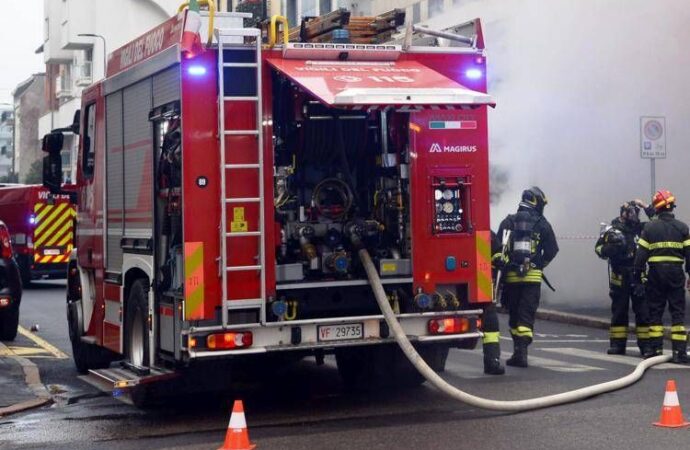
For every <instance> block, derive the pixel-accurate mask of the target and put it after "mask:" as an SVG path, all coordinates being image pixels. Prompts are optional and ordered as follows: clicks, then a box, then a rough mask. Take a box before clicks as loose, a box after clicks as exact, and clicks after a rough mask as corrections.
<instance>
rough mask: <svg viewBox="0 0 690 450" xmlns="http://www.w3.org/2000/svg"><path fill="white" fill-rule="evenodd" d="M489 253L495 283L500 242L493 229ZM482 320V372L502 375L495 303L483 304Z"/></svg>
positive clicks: (502, 368)
mask: <svg viewBox="0 0 690 450" xmlns="http://www.w3.org/2000/svg"><path fill="white" fill-rule="evenodd" d="M491 253H492V255H493V256H492V258H491V260H492V264H491V269H492V270H491V272H492V275H493V279H494V283H495V282H496V270H497V268H498V266H497V265H496V264H494V263H493V262H494V260H495V259H496V258H501V243H500V242H499V241H498V238H497V237H496V234H495V233H494V232H493V231H492V232H491ZM483 320H484V325H483V331H484V337H482V350H483V351H484V373H485V374H487V375H503V374H504V373H505V371H506V369H505V367H503V364H501V344H500V341H499V339H500V334H499V331H498V314H497V313H496V304H495V303H494V302H491V303H489V304H487V305H485V306H484V315H483Z"/></svg>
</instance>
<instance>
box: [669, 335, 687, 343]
mask: <svg viewBox="0 0 690 450" xmlns="http://www.w3.org/2000/svg"><path fill="white" fill-rule="evenodd" d="M671 340H672V341H683V342H686V341H687V340H688V335H687V334H672V335H671Z"/></svg>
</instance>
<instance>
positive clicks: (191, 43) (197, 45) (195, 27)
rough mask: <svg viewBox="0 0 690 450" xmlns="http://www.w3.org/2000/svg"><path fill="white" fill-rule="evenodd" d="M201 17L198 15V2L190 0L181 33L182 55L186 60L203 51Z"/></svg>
mask: <svg viewBox="0 0 690 450" xmlns="http://www.w3.org/2000/svg"><path fill="white" fill-rule="evenodd" d="M200 29H201V15H200V14H199V2H198V1H197V0H190V2H189V7H188V8H187V17H186V19H185V21H184V31H183V32H182V53H185V54H186V55H187V57H188V58H191V57H193V56H195V55H198V54H199V53H201V52H202V51H203V47H202V46H201V35H200V34H199V30H200Z"/></svg>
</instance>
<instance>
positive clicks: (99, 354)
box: [67, 302, 114, 374]
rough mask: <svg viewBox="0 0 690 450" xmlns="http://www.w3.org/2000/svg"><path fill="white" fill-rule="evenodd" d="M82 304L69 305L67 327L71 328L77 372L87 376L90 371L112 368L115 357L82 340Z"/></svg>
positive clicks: (70, 334) (72, 303)
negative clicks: (80, 324)
mask: <svg viewBox="0 0 690 450" xmlns="http://www.w3.org/2000/svg"><path fill="white" fill-rule="evenodd" d="M77 308H81V303H80V302H68V303H67V326H68V328H69V339H70V341H71V343H72V358H73V359H74V365H75V366H76V367H77V371H78V372H79V373H81V374H86V373H88V372H89V370H95V369H105V368H106V367H109V366H110V363H111V362H112V361H113V359H114V355H113V354H112V353H111V352H109V351H108V350H107V349H105V348H102V347H98V346H97V345H93V344H87V343H86V342H83V341H82V340H81V336H82V330H81V327H80V326H79V323H80V321H79V310H78V309H77Z"/></svg>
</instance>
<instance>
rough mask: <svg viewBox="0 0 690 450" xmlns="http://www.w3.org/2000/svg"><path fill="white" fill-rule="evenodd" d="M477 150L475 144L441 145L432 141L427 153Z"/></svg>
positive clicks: (472, 151)
mask: <svg viewBox="0 0 690 450" xmlns="http://www.w3.org/2000/svg"><path fill="white" fill-rule="evenodd" d="M476 151H477V146H476V145H443V146H442V145H441V144H439V143H438V142H434V143H433V144H431V147H429V153H474V152H476Z"/></svg>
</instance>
